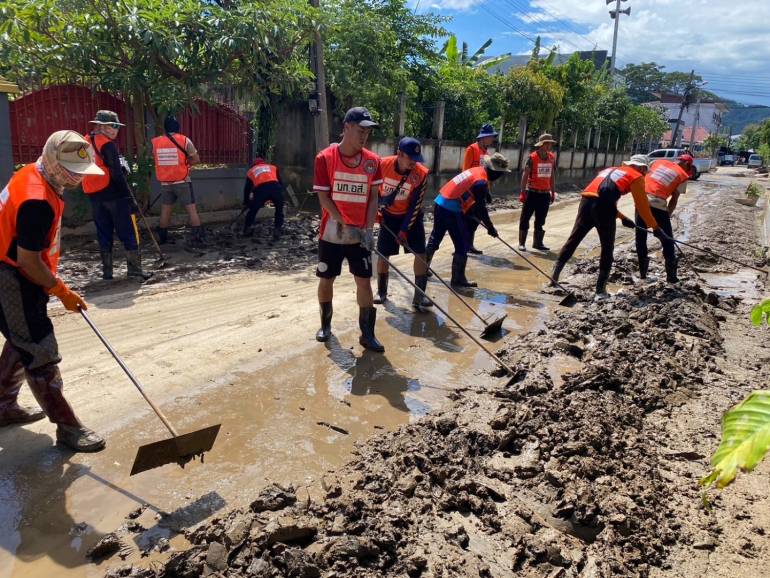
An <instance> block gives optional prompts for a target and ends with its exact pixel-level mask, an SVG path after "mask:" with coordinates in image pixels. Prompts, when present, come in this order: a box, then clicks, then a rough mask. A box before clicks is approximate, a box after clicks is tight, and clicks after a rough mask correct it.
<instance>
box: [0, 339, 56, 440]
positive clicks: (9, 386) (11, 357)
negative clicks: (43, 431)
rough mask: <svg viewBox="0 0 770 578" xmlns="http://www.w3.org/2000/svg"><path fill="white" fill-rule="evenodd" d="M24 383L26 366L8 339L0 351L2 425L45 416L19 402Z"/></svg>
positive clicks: (0, 411)
mask: <svg viewBox="0 0 770 578" xmlns="http://www.w3.org/2000/svg"><path fill="white" fill-rule="evenodd" d="M22 383H24V366H23V365H22V364H21V356H20V355H19V352H18V351H17V350H16V348H15V347H13V346H12V345H11V344H10V343H8V342H7V341H6V342H5V345H4V346H3V352H2V353H0V427H2V426H6V425H11V424H20V423H32V422H33V421H38V420H41V419H43V418H44V417H45V413H44V412H43V411H41V410H39V409H38V410H35V409H32V408H28V407H22V406H20V405H19V403H18V401H17V400H18V397H19V390H20V389H21V384H22Z"/></svg>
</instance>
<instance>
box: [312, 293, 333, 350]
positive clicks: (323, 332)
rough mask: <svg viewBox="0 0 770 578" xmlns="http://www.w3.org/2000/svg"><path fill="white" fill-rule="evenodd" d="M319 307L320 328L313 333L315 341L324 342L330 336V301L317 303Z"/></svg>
mask: <svg viewBox="0 0 770 578" xmlns="http://www.w3.org/2000/svg"><path fill="white" fill-rule="evenodd" d="M318 305H320V307H321V329H319V330H318V333H316V334H315V338H316V341H320V342H322V343H323V342H326V341H329V338H330V337H331V336H332V313H333V312H334V309H333V308H332V302H331V301H329V302H328V303H319V304H318Z"/></svg>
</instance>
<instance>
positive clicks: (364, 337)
mask: <svg viewBox="0 0 770 578" xmlns="http://www.w3.org/2000/svg"><path fill="white" fill-rule="evenodd" d="M343 125H344V128H343V132H342V140H341V141H340V142H339V143H334V144H332V145H331V146H329V147H327V148H325V149H324V150H322V151H321V152H320V153H318V155H317V156H316V158H315V176H314V178H313V190H314V191H315V192H316V193H317V194H318V200H319V202H320V204H321V209H322V214H321V227H320V231H319V233H320V237H319V241H318V267H317V268H316V275H317V276H318V277H319V281H318V303H319V305H320V308H321V329H319V330H318V333H316V339H317V340H318V341H328V340H329V338H330V337H331V334H332V332H331V324H332V297H333V295H334V279H335V278H336V277H338V276H339V275H340V273H341V272H342V262H343V261H344V260H347V262H348V267H349V269H350V272H351V273H352V274H353V277H354V278H355V281H356V298H357V300H358V307H359V314H358V325H359V327H360V328H361V337H360V338H359V343H360V344H361V345H363V346H364V347H365V348H367V349H371V350H373V351H379V352H382V351H385V348H384V347H383V346H382V344H380V342H379V341H377V338H376V337H375V336H374V325H375V321H376V319H377V310H376V309H375V308H374V306H373V295H372V285H371V281H370V279H371V277H372V249H373V248H374V234H373V228H374V220H375V217H376V215H377V198H378V192H379V187H380V185H381V184H382V171H381V169H380V157H378V156H377V155H376V154H374V153H373V152H371V151H370V150H367V149H366V148H364V146H365V145H366V141H367V139H368V138H369V134H370V133H371V131H372V128H374V127H376V126H378V125H377V123H376V122H374V121H373V120H372V116H371V114H369V111H368V110H366V109H365V108H363V107H355V108H351V109H350V110H348V111H347V113H346V114H345V118H344V121H343Z"/></svg>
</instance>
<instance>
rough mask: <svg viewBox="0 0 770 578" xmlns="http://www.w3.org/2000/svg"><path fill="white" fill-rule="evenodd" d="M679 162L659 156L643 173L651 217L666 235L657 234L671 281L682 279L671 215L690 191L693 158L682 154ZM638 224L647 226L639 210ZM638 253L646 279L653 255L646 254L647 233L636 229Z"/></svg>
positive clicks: (637, 213)
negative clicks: (688, 190) (683, 196)
mask: <svg viewBox="0 0 770 578" xmlns="http://www.w3.org/2000/svg"><path fill="white" fill-rule="evenodd" d="M677 161H678V162H676V163H675V162H672V161H667V160H665V159H660V160H657V161H655V162H653V163H652V165H650V170H649V171H647V174H646V175H645V176H644V188H645V190H646V191H647V198H648V200H649V202H650V209H651V210H652V216H653V217H655V220H656V221H657V222H658V225H660V229H661V231H663V233H664V234H665V236H663V235H661V236H659V237H658V239H659V240H660V244H661V245H662V247H663V258H664V259H665V261H666V280H667V281H668V282H669V283H676V282H678V281H679V279H678V278H677V275H676V267H677V258H676V247H675V246H674V241H673V237H674V229H673V227H672V226H671V215H673V214H674V210H675V209H676V205H677V203H678V202H679V195H683V194H684V193H685V192H686V191H687V181H688V180H689V178H690V170H691V168H692V162H693V158H692V157H691V156H690V155H688V154H683V155H681V156H680V157H679V158H678V159H677ZM636 224H637V225H638V226H639V227H644V221H643V220H642V218H641V217H640V215H639V211H637V212H636ZM636 255H637V256H638V258H639V276H640V277H641V278H642V279H646V278H647V270H648V269H649V266H650V258H649V256H648V254H647V232H646V231H644V230H641V229H637V230H636Z"/></svg>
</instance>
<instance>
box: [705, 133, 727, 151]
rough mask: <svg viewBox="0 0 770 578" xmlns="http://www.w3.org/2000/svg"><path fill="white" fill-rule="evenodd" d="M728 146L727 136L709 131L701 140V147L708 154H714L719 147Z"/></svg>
mask: <svg viewBox="0 0 770 578" xmlns="http://www.w3.org/2000/svg"><path fill="white" fill-rule="evenodd" d="M726 146H728V142H727V136H725V135H719V134H716V133H711V134H710V135H708V136H707V137H706V140H704V141H703V148H704V149H706V152H707V153H708V154H709V155H712V156H713V155H715V154H716V152H717V151H718V150H719V149H720V148H721V147H726Z"/></svg>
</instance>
